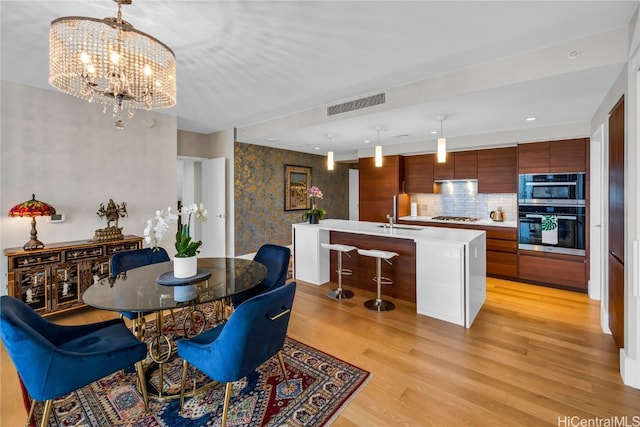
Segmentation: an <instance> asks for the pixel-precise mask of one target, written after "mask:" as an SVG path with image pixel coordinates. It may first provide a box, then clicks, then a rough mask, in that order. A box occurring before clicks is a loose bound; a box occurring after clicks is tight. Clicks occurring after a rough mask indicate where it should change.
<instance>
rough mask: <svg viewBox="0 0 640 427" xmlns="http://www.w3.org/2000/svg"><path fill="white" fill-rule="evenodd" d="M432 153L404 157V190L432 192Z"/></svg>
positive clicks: (409, 191) (433, 157)
mask: <svg viewBox="0 0 640 427" xmlns="http://www.w3.org/2000/svg"><path fill="white" fill-rule="evenodd" d="M434 160H435V155H434V154H422V155H419V156H407V157H404V190H405V191H406V192H407V193H413V194H415V193H433V163H434Z"/></svg>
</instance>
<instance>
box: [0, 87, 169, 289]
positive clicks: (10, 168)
mask: <svg viewBox="0 0 640 427" xmlns="http://www.w3.org/2000/svg"><path fill="white" fill-rule="evenodd" d="M1 90H2V97H1V98H2V101H1V108H2V109H1V115H0V126H1V132H0V166H1V168H0V246H1V247H2V248H3V249H4V248H9V247H21V246H22V245H23V244H24V243H25V242H26V241H27V240H29V231H30V225H29V220H28V219H26V218H9V217H8V215H7V213H8V212H9V210H10V209H11V207H12V206H14V205H15V204H17V203H20V202H23V201H25V200H27V199H29V198H30V197H31V194H32V193H35V194H36V198H38V199H39V200H42V201H45V202H47V203H50V204H51V205H52V206H54V207H55V208H56V210H57V211H58V212H59V213H64V214H66V217H67V220H66V222H64V223H60V224H52V223H49V222H48V221H47V220H46V219H45V218H38V220H37V227H38V238H39V239H40V240H41V241H42V242H43V243H45V245H46V244H47V243H53V242H62V241H71V240H83V239H91V238H92V237H93V235H94V232H95V230H96V229H98V228H104V227H105V226H106V222H105V221H104V220H103V219H100V218H99V217H98V215H97V214H96V211H97V210H98V208H99V206H100V203H106V202H108V200H109V199H110V198H112V199H113V200H114V201H115V202H116V203H121V202H126V203H127V210H128V212H129V215H128V217H126V218H122V219H121V220H120V223H119V226H120V227H123V232H124V233H125V234H135V235H139V236H141V235H142V232H143V230H144V226H145V220H146V219H147V218H148V217H150V216H151V215H153V213H154V211H155V210H156V209H162V208H163V207H164V208H166V207H167V206H169V205H172V206H173V205H175V199H176V194H177V176H176V156H177V153H176V134H177V120H176V118H175V117H172V116H168V115H164V114H159V113H156V112H149V111H136V115H135V117H134V118H133V119H125V125H126V129H124V130H117V129H115V128H114V127H113V118H112V116H111V115H110V114H108V113H107V114H103V113H102V107H101V106H99V105H94V104H88V103H87V102H85V101H81V100H79V99H77V98H74V97H72V96H69V95H65V94H62V93H59V92H55V91H53V90H51V91H49V90H42V89H36V88H32V87H27V86H21V85H16V84H12V83H7V82H4V81H3V82H2V86H1ZM145 118H150V119H153V120H154V121H155V125H154V126H153V127H145ZM163 246H167V247H171V246H172V242H171V241H169V242H164V244H163ZM0 269H1V272H2V284H3V286H1V287H0V294H5V293H6V288H5V286H4V285H5V284H6V269H7V261H6V257H3V259H2V263H1V267H0Z"/></svg>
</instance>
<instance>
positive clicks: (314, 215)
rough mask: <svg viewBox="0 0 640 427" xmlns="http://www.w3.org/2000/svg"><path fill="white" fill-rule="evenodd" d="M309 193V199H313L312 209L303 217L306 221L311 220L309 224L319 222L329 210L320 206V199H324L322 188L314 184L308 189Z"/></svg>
mask: <svg viewBox="0 0 640 427" xmlns="http://www.w3.org/2000/svg"><path fill="white" fill-rule="evenodd" d="M307 194H308V195H309V199H311V210H308V211H306V212H305V213H303V214H302V218H303V219H304V220H305V221H306V220H309V224H318V223H320V220H321V219H322V217H323V216H325V215H326V214H327V211H325V210H324V209H322V208H319V207H318V199H322V196H323V194H322V190H320V189H319V188H318V187H316V186H315V185H314V186H312V187H311V188H310V189H309V190H307Z"/></svg>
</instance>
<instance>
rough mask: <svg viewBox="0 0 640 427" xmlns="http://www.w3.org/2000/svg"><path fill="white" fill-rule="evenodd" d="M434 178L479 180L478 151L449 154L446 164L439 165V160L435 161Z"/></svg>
mask: <svg viewBox="0 0 640 427" xmlns="http://www.w3.org/2000/svg"><path fill="white" fill-rule="evenodd" d="M433 177H434V179H438V180H448V179H477V178H478V156H477V151H475V150H473V151H458V152H456V153H447V161H446V162H445V163H438V161H437V160H434V163H433Z"/></svg>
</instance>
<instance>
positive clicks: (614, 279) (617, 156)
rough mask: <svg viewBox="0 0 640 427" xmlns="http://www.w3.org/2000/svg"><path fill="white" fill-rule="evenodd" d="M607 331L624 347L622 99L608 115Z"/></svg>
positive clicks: (619, 345)
mask: <svg viewBox="0 0 640 427" xmlns="http://www.w3.org/2000/svg"><path fill="white" fill-rule="evenodd" d="M609 328H610V329H611V334H612V335H613V338H614V340H615V342H616V344H617V345H618V347H620V348H622V347H624V97H622V98H620V101H618V103H617V104H616V106H615V107H613V110H611V114H610V115H609Z"/></svg>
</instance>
